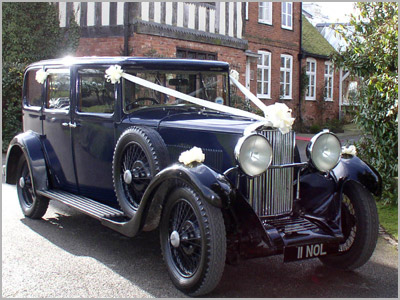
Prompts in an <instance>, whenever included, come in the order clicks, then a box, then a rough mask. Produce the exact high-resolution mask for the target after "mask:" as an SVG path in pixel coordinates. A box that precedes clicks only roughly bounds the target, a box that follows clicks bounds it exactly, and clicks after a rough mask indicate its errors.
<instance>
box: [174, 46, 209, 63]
mask: <svg viewBox="0 0 400 300" xmlns="http://www.w3.org/2000/svg"><path fill="white" fill-rule="evenodd" d="M176 57H177V58H187V59H206V60H217V53H212V52H204V51H197V50H191V49H183V48H177V49H176Z"/></svg>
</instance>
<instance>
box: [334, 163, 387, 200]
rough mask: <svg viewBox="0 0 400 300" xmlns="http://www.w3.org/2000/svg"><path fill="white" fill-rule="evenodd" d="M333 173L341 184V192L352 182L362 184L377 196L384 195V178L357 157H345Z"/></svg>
mask: <svg viewBox="0 0 400 300" xmlns="http://www.w3.org/2000/svg"><path fill="white" fill-rule="evenodd" d="M332 173H333V175H334V176H335V177H336V179H337V181H338V183H339V184H340V187H341V190H342V189H343V187H344V185H345V183H346V182H348V181H350V180H352V181H355V182H358V183H360V184H361V185H363V186H364V187H365V188H366V189H367V190H368V191H370V192H371V193H373V194H374V195H376V196H380V195H381V193H382V178H381V176H380V174H379V173H378V171H377V170H375V168H373V167H372V166H370V165H368V164H367V163H365V162H364V161H362V160H361V159H359V158H358V157H357V156H353V157H350V158H346V157H343V158H342V159H341V160H340V162H339V164H338V165H337V166H336V167H335V168H334V169H333V170H332Z"/></svg>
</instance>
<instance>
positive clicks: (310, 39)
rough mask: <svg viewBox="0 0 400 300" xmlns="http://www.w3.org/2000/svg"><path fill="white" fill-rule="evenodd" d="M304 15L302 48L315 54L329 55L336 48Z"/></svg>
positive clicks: (308, 52)
mask: <svg viewBox="0 0 400 300" xmlns="http://www.w3.org/2000/svg"><path fill="white" fill-rule="evenodd" d="M302 17H303V28H302V29H303V34H302V40H301V43H302V50H303V51H305V52H306V54H311V55H312V54H315V55H318V56H326V57H329V56H330V55H331V54H332V53H333V52H335V49H334V48H333V47H332V46H331V44H329V42H328V41H327V40H326V39H325V38H324V37H323V36H322V35H321V33H319V31H318V29H317V28H315V27H314V26H313V25H312V24H311V23H310V22H309V21H308V20H307V18H306V17H305V16H302Z"/></svg>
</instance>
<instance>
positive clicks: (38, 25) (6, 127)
mask: <svg viewBox="0 0 400 300" xmlns="http://www.w3.org/2000/svg"><path fill="white" fill-rule="evenodd" d="M2 17H3V22H2V25H3V35H2V40H3V44H2V50H3V53H2V54H3V56H2V62H3V66H2V68H3V69H2V71H3V77H2V87H3V92H2V96H3V100H2V106H3V107H2V108H3V109H2V116H3V120H2V121H3V122H2V123H3V124H2V125H3V151H5V150H6V149H7V146H8V143H9V142H10V139H11V138H12V137H13V136H14V135H15V134H17V133H18V132H19V131H21V130H22V126H21V93H22V81H23V78H22V77H23V72H24V69H25V68H26V66H27V65H28V64H30V63H32V62H35V61H39V60H42V59H49V58H55V57H60V56H65V55H67V54H73V53H75V50H76V48H77V46H78V43H79V36H80V34H79V26H78V25H77V24H76V23H75V21H74V18H71V20H70V26H69V28H67V29H62V28H60V26H59V18H58V11H57V7H56V6H55V5H54V4H51V3H48V2H29V3H28V2H4V3H2Z"/></svg>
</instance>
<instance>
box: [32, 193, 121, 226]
mask: <svg viewBox="0 0 400 300" xmlns="http://www.w3.org/2000/svg"><path fill="white" fill-rule="evenodd" d="M37 194H39V195H41V196H44V197H47V198H49V199H50V200H56V201H60V202H62V203H64V204H66V205H68V206H70V207H72V208H75V209H77V210H79V211H80V212H82V213H84V214H87V215H89V216H91V217H93V218H95V219H97V220H100V221H101V220H105V219H115V218H118V219H120V218H121V219H123V218H124V217H125V214H124V213H123V212H122V211H120V210H118V209H115V208H112V207H110V206H108V205H105V204H102V203H99V202H97V201H94V200H92V199H90V198H87V197H83V196H77V195H74V194H71V193H68V192H64V191H59V190H48V191H37Z"/></svg>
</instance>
